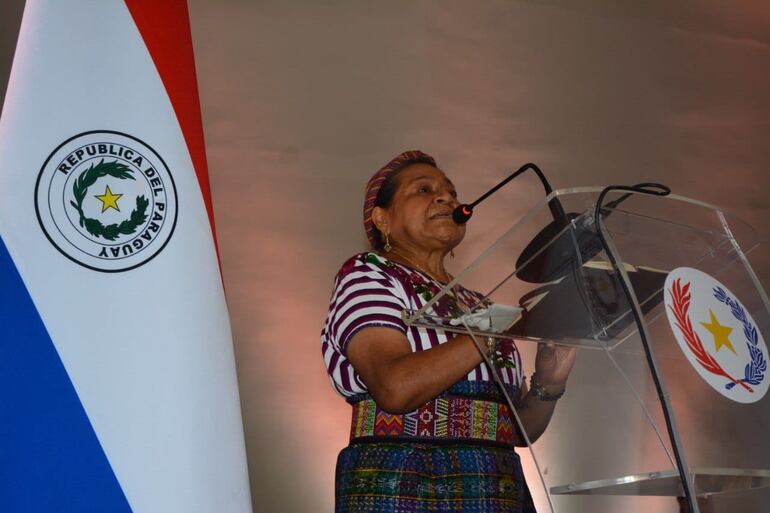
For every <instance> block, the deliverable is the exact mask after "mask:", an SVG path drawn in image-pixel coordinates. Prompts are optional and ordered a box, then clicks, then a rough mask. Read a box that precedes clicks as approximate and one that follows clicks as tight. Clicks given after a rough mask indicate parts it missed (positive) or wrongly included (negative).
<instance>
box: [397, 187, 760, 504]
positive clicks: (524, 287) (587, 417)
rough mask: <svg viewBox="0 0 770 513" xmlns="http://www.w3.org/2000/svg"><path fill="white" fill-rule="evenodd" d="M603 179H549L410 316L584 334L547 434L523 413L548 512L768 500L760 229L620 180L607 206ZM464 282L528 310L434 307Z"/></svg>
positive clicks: (417, 321)
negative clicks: (536, 436)
mask: <svg viewBox="0 0 770 513" xmlns="http://www.w3.org/2000/svg"><path fill="white" fill-rule="evenodd" d="M601 192H602V189H601V188H575V189H568V190H559V191H554V192H553V193H551V194H550V195H549V196H548V197H546V198H545V199H544V200H543V201H542V202H540V203H539V204H538V205H537V206H536V207H535V208H533V209H532V210H530V211H529V212H528V213H527V214H526V215H525V216H524V217H523V218H522V219H520V220H519V221H518V222H516V223H515V224H514V225H513V226H511V227H510V228H509V229H507V230H506V231H505V232H504V233H503V235H502V236H501V237H499V238H498V239H497V240H496V241H495V242H494V243H493V244H491V245H490V246H489V247H488V248H487V249H486V250H484V251H483V252H482V253H481V254H480V255H479V256H478V257H477V258H476V259H475V260H474V261H473V262H472V263H471V264H470V265H468V266H467V267H466V268H465V269H464V270H463V271H462V272H460V273H458V275H457V276H456V278H455V280H454V281H453V282H452V283H450V284H449V285H447V287H445V289H444V290H442V292H441V294H439V295H437V296H435V297H434V298H433V300H432V301H431V302H429V303H428V304H427V305H426V306H425V307H424V308H422V309H421V310H419V311H405V312H403V316H404V319H405V320H406V322H407V323H408V324H414V325H418V326H434V327H435V326H439V327H441V328H443V329H445V330H448V331H454V332H465V333H469V334H470V335H471V336H472V337H473V338H474V339H475V340H476V341H477V345H478V347H479V348H480V350H483V349H484V348H485V347H486V345H485V343H484V340H483V337H496V338H513V339H515V340H516V341H517V344H518V345H519V347H520V348H522V347H523V346H525V345H527V344H530V343H531V344H537V343H555V344H564V345H573V346H577V347H578V355H577V361H576V364H575V368H574V370H573V372H572V374H571V376H570V378H569V381H568V383H567V391H566V394H565V395H564V397H563V398H562V399H561V400H560V401H559V403H558V405H557V407H556V411H555V414H554V417H553V419H552V421H551V424H550V426H549V428H548V430H547V431H546V433H545V434H544V435H543V436H542V437H541V439H540V440H538V441H537V442H535V443H529V438H530V437H528V436H527V433H526V429H525V427H524V426H521V425H519V431H520V433H519V434H520V436H521V438H522V440H524V441H526V443H527V445H528V448H529V451H530V454H531V458H532V459H531V462H532V464H531V465H530V469H531V471H530V472H529V475H528V481H529V486H530V488H531V489H533V493H534V494H535V496H536V497H539V498H540V502H541V504H540V510H541V511H549V509H550V511H551V512H553V513H577V512H591V513H603V512H618V511H622V512H628V513H634V512H647V511H661V512H665V511H671V512H676V511H680V509H679V508H680V506H678V505H677V504H678V502H677V498H679V499H678V500H679V501H680V502H682V504H683V505H682V506H681V508H682V509H681V511H700V512H701V513H712V512H713V513H734V512H737V511H741V512H743V513H761V512H767V511H770V503H768V502H767V501H768V500H770V488H769V486H770V396H768V395H767V394H766V393H765V392H766V391H767V388H768V382H769V381H770V370H768V369H767V367H768V365H767V361H768V352H767V346H766V345H765V339H764V338H763V337H762V334H770V303H769V302H768V297H767V295H766V293H765V292H764V289H763V288H762V285H761V284H760V283H759V281H758V280H757V277H756V275H755V273H754V271H753V270H752V268H751V266H750V265H749V262H748V259H747V257H746V254H747V253H748V252H749V251H751V250H752V249H754V248H755V247H756V246H757V239H756V235H755V233H754V231H753V230H752V229H751V227H749V226H748V225H746V224H745V223H743V222H741V221H740V220H738V219H735V218H733V217H731V216H730V215H728V214H726V213H724V212H722V211H721V210H720V209H718V208H716V207H714V206H711V205H708V204H705V203H702V202H699V201H696V200H692V199H688V198H684V197H681V196H676V195H668V196H665V197H657V196H651V195H646V194H638V193H632V194H629V193H626V192H623V191H612V192H608V193H607V194H606V196H604V197H603V198H602V205H603V206H601V208H597V200H598V199H599V197H600V194H601ZM555 202H559V203H560V205H561V208H562V209H563V211H564V213H565V214H564V215H563V217H562V219H561V220H560V221H559V220H557V221H559V222H557V221H555V220H554V214H553V212H552V210H553V208H552V207H553V205H554V204H555ZM549 207H551V208H549ZM544 227H546V228H545V229H544ZM523 248H525V249H524V251H522V249H523ZM458 282H459V283H462V284H463V286H465V287H467V288H471V289H474V290H476V291H479V292H481V293H482V294H484V295H485V297H486V298H487V299H488V300H489V301H491V302H493V303H501V304H506V305H513V306H521V307H522V308H523V311H522V313H521V315H520V316H519V317H518V319H517V320H516V321H515V322H514V323H513V325H512V326H510V327H508V328H507V329H506V330H505V331H504V332H503V333H499V332H497V331H495V330H492V329H491V328H490V329H488V330H486V331H485V330H482V329H479V328H477V327H475V326H473V325H470V324H468V323H466V322H465V321H464V320H460V322H458V320H457V319H454V320H453V319H451V318H447V317H440V316H437V315H435V314H434V312H433V310H432V308H431V307H432V304H433V303H434V302H435V301H438V300H439V299H440V298H441V296H442V295H444V294H448V293H451V289H452V286H453V285H454V284H455V283H458ZM720 291H721V292H720ZM474 308H475V309H477V310H478V311H480V312H481V311H482V310H481V309H483V308H484V303H483V302H481V303H479V304H478V305H477V306H476V307H474ZM530 371H531V367H530V368H529V369H525V372H530ZM511 399H512V401H513V406H514V409H515V408H516V407H517V401H516V400H517V398H511ZM688 498H689V499H690V500H689V504H690V506H688V505H687V502H688ZM688 507H689V508H690V509H689V510H688V509H687V508H688Z"/></svg>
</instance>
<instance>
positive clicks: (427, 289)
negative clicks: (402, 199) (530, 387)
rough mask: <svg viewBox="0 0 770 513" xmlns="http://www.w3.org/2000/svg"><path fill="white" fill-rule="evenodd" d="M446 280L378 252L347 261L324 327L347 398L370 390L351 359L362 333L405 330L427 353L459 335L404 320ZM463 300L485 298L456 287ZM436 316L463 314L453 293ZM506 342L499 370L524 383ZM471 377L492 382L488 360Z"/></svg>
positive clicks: (326, 349) (335, 379)
mask: <svg viewBox="0 0 770 513" xmlns="http://www.w3.org/2000/svg"><path fill="white" fill-rule="evenodd" d="M441 287H442V284H440V283H439V282H437V281H436V280H434V279H433V278H432V277H430V276H428V275H427V274H425V273H423V272H421V271H419V270H416V269H412V268H411V267H408V266H405V265H403V264H401V263H399V262H396V261H393V260H388V259H386V258H385V257H383V256H381V255H378V254H376V253H361V254H358V255H356V256H354V257H352V258H351V259H349V260H348V261H347V262H345V263H344V264H343V266H342V268H341V269H340V271H339V273H337V277H336V278H335V281H334V291H333V293H332V296H331V300H330V304H329V313H328V316H327V318H326V322H324V325H323V329H322V331H321V351H322V353H323V358H324V363H325V364H326V369H327V372H328V373H329V378H330V380H331V382H332V385H333V386H334V388H335V389H336V390H337V392H338V393H340V394H341V395H343V396H345V397H350V396H352V395H355V394H361V393H365V392H366V385H365V384H364V383H363V381H361V378H360V376H359V375H358V374H357V373H356V371H355V369H353V367H352V365H351V364H350V362H349V361H348V359H347V348H348V343H349V342H350V340H351V339H352V338H353V335H355V334H356V333H357V332H358V331H360V330H362V329H364V328H369V327H375V326H381V327H388V328H393V329H395V330H398V331H400V332H402V333H403V334H404V335H405V336H406V338H407V340H408V341H409V345H410V346H411V347H412V351H424V350H426V349H430V348H432V347H436V346H438V345H439V344H443V343H445V342H447V341H449V340H451V339H452V338H453V337H454V334H452V333H447V332H444V331H442V330H435V329H430V328H422V327H419V328H418V327H415V326H411V327H407V326H406V324H404V322H403V321H402V320H401V311H402V310H404V309H410V310H417V309H419V308H421V307H422V306H423V305H424V304H425V303H426V302H427V301H428V300H430V298H431V297H432V296H433V295H435V294H437V293H438V291H439V290H440V289H441ZM456 291H457V295H458V297H459V299H460V301H461V302H462V303H463V304H465V305H469V306H473V305H475V304H477V303H478V302H479V301H480V300H481V299H482V296H481V295H480V294H478V293H476V292H472V291H469V290H467V289H464V288H462V287H457V288H456ZM428 313H429V314H432V315H441V316H448V315H459V314H460V311H459V309H458V306H457V304H456V302H455V301H454V300H453V299H452V298H450V297H444V298H442V299H441V300H439V301H438V302H437V303H436V304H435V305H433V307H432V308H431V309H430V310H429V311H428ZM506 342H507V343H506V344H501V345H500V347H501V351H502V352H503V353H502V354H501V355H500V356H502V358H503V359H504V360H505V361H506V362H507V363H506V365H504V366H501V367H499V368H498V372H499V374H500V376H501V378H502V379H503V381H504V382H505V383H508V384H510V385H513V386H517V387H519V386H521V381H522V379H523V376H522V372H521V357H520V355H519V352H518V350H517V349H516V345H515V344H514V343H513V341H506ZM467 379H468V380H470V381H479V380H481V381H491V380H492V379H493V377H492V376H491V375H490V372H489V369H488V367H487V366H486V364H484V363H482V364H480V365H479V366H478V367H476V368H474V369H472V370H471V371H470V372H469V373H468V376H467Z"/></svg>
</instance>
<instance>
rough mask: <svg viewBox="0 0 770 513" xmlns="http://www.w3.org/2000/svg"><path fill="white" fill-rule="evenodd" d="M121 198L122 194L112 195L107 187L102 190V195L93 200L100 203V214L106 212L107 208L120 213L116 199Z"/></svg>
mask: <svg viewBox="0 0 770 513" xmlns="http://www.w3.org/2000/svg"><path fill="white" fill-rule="evenodd" d="M121 196H123V195H122V194H113V193H112V191H111V190H110V186H109V185H108V186H107V188H106V189H105V190H104V194H101V195H97V196H94V198H96V199H98V200H99V201H101V202H102V212H104V211H105V210H107V209H108V208H114V209H115V210H117V211H118V212H120V209H119V208H118V199H119V198H120V197H121Z"/></svg>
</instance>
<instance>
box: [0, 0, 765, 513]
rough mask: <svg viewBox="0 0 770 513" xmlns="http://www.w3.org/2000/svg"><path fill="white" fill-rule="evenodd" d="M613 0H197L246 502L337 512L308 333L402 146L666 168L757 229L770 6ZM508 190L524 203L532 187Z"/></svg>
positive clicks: (578, 170) (468, 166)
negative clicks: (370, 183) (366, 190)
mask: <svg viewBox="0 0 770 513" xmlns="http://www.w3.org/2000/svg"><path fill="white" fill-rule="evenodd" d="M20 4H21V2H19V1H18V0H16V1H12V2H3V3H2V6H0V20H2V21H1V22H0V23H2V29H3V30H1V31H0V34H1V36H0V37H1V38H0V59H2V62H0V79H1V80H0V87H2V88H4V84H5V79H6V76H7V72H8V71H7V70H8V59H9V58H10V55H11V54H10V47H11V45H12V43H13V37H12V36H11V35H10V33H11V32H12V31H13V28H14V27H16V26H17V24H18V21H17V19H18V13H19V10H18V6H19V5H20ZM578 4H579V6H577V5H578ZM620 4H621V3H619V2H614V1H611V0H594V1H587V2H571V1H567V0H563V1H562V0H557V1H547V0H545V1H529V2H527V1H519V2H515V1H502V0H498V1H485V2H461V1H438V0H436V1H422V2H407V1H402V0H399V1H392V2H353V1H347V2H317V1H311V0H306V1H301V2H300V1H278V0H276V1H260V2H252V1H245V0H243V1H234V0H230V1H221V2H207V1H203V0H190V10H191V18H192V29H193V38H194V41H195V50H196V53H197V63H198V77H199V82H200V87H201V102H202V107H203V116H204V123H205V131H206V137H207V146H208V152H209V165H210V171H211V183H212V188H213V195H214V204H215V210H216V215H217V225H218V230H219V243H220V248H221V254H222V263H223V269H224V275H225V283H226V287H227V293H228V302H229V307H230V313H231V316H232V324H233V329H234V335H235V344H236V354H237V358H238V370H239V380H240V386H241V397H242V403H243V411H244V419H245V424H246V436H247V444H248V452H249V465H250V472H251V480H252V487H253V497H254V504H255V511H260V512H261V511H265V512H268V511H269V512H279V511H280V512H287V513H288V512H307V511H319V512H322V511H332V502H333V475H334V472H333V470H334V463H335V457H336V454H337V452H338V450H339V449H340V448H341V447H342V446H343V445H344V444H345V439H346V434H347V432H348V423H349V409H348V407H347V406H346V404H345V403H344V401H342V399H340V398H339V397H337V396H335V394H334V393H333V391H332V389H331V387H330V386H329V384H328V381H327V378H326V375H325V372H324V368H323V364H322V361H321V356H320V349H319V341H318V333H319V330H320V326H321V323H322V321H323V318H324V314H325V311H326V308H327V301H328V296H329V293H330V287H331V280H332V277H333V275H334V273H335V272H336V270H337V268H338V266H339V264H340V263H341V262H342V261H343V260H344V259H345V258H346V257H347V256H349V255H350V254H352V253H354V252H357V251H359V250H361V249H363V248H364V242H365V239H364V237H363V232H362V229H361V223H360V208H361V203H362V187H363V185H364V183H365V181H366V180H367V178H368V177H369V175H370V174H371V173H372V172H373V171H374V170H375V169H376V168H378V167H379V166H380V165H382V164H384V163H385V162H386V161H387V160H388V159H389V158H391V157H392V156H394V155H395V154H396V153H398V152H400V151H402V150H404V149H412V148H419V149H423V150H424V151H427V152H429V153H432V154H433V155H434V156H435V157H436V158H437V160H438V162H439V164H440V166H441V167H443V169H444V170H445V171H446V172H447V173H448V174H449V175H450V177H451V178H452V179H453V180H454V181H455V183H456V184H457V186H458V189H459V190H460V192H461V195H462V197H464V198H467V199H472V198H474V197H475V196H476V195H478V194H479V193H481V192H483V191H484V190H485V189H486V188H487V187H488V186H490V185H492V184H493V183H494V182H496V181H497V180H498V179H499V178H500V177H501V176H503V175H504V174H506V172H507V171H509V170H511V169H513V168H514V167H516V166H518V165H520V164H521V163H524V162H526V161H534V162H536V163H538V164H539V165H540V166H541V167H542V168H543V169H544V171H545V172H546V174H547V175H548V177H549V178H550V180H551V182H552V184H553V185H554V186H555V187H567V186H573V185H599V184H606V183H634V182H638V181H661V182H664V183H667V184H669V185H670V186H671V187H672V188H673V189H674V190H675V192H678V193H679V194H682V195H687V196H692V197H695V198H699V199H702V200H705V201H708V202H712V203H715V204H717V205H721V206H723V207H724V208H726V209H728V210H731V211H733V212H734V213H735V214H737V215H738V216H739V217H742V218H744V219H746V220H747V221H749V222H750V223H752V224H753V225H754V226H755V227H756V228H757V229H758V231H759V233H760V239H761V240H762V242H763V243H765V244H767V243H768V242H770V223H768V221H767V219H768V217H769V216H770V201H769V200H770V195H769V194H768V186H770V178H768V171H769V170H770V166H769V165H770V145H769V144H768V138H769V136H770V116H769V115H768V113H770V96H769V95H768V94H767V92H768V91H770V73H768V70H769V69H770V7H768V4H767V3H766V2H763V1H761V0H752V1H744V2H740V4H739V5H738V4H735V3H733V2H722V1H717V0H698V1H689V2H665V1H656V2H623V3H622V4H624V5H623V6H620ZM670 4H675V5H674V6H672V5H670ZM500 194H501V196H502V197H503V198H504V199H505V201H504V202H503V203H505V204H507V205H508V206H509V209H510V210H509V211H507V212H501V213H500V215H501V216H507V217H509V218H515V217H516V216H518V215H520V214H521V213H522V212H524V211H526V209H527V208H528V206H529V205H532V204H533V201H534V200H535V198H536V195H537V194H538V186H537V185H536V184H535V183H534V181H533V180H532V179H531V178H529V179H527V178H524V179H522V180H521V182H520V183H519V184H517V185H515V186H512V187H510V188H509V189H507V190H505V191H502V192H501V193H500ZM487 228H489V227H488V226H486V225H485V224H484V223H480V224H475V225H473V226H472V227H471V230H472V231H471V233H470V237H473V236H477V235H478V234H479V233H482V232H483V231H484V230H485V229H487ZM474 231H475V235H474ZM466 251H467V250H466ZM769 253H770V252H768V251H767V250H766V249H763V250H760V251H757V252H756V253H755V254H754V255H753V256H752V258H753V259H754V260H753V262H754V263H755V265H756V266H757V270H758V273H759V275H760V278H761V279H762V281H763V282H764V283H765V284H766V285H770V257H769V256H768V255H769ZM470 256H472V255H470V254H467V253H465V254H461V255H460V256H459V259H458V261H462V260H463V259H467V258H469V257H470ZM553 464H554V465H557V464H558V462H554V463H553ZM660 508H661V509H659V511H664V512H665V511H669V510H670V511H674V509H665V508H668V506H660Z"/></svg>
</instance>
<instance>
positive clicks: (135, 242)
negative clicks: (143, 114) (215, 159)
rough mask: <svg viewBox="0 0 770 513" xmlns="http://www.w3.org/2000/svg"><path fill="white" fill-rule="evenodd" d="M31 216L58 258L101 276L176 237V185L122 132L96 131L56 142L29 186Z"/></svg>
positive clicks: (154, 157)
mask: <svg viewBox="0 0 770 513" xmlns="http://www.w3.org/2000/svg"><path fill="white" fill-rule="evenodd" d="M35 211H36V212H37V218H38V221H39V222H40V227H41V228H42V229H43V232H44V233H45V235H46V237H48V240H50V241H51V244H53V245H54V247H56V249H58V250H59V251H60V252H61V253H62V254H63V255H64V256H66V257H67V258H69V259H70V260H72V261H73V262H77V263H78V264H80V265H82V266H84V267H87V268H89V269H93V270H95V271H102V272H121V271H127V270H129V269H135V268H137V267H139V266H140V265H143V264H145V263H147V262H148V261H150V260H151V259H152V258H154V257H155V256H156V255H157V254H158V253H160V251H162V250H163V248H164V247H165V246H166V244H168V241H169V239H170V238H171V235H172V234H173V233H174V228H175V226H176V218H177V211H178V204H177V193H176V186H175V184H174V179H173V178H172V176H171V173H170V172H169V169H168V166H166V163H165V162H164V161H163V159H162V158H161V157H160V155H158V153H157V152H156V151H155V150H153V149H152V148H151V147H150V146H149V145H147V144H146V143H144V142H143V141H141V140H140V139H138V138H136V137H133V136H131V135H128V134H124V133H121V132H114V131H110V130H94V131H91V132H84V133H81V134H78V135H76V136H74V137H71V138H69V139H67V140H66V141H64V142H63V143H61V144H60V145H59V146H58V147H57V148H56V149H55V150H53V152H51V154H50V155H49V156H48V158H47V159H46V161H45V163H44V164H43V167H42V168H41V169H40V174H39V175H38V178H37V183H36V184H35Z"/></svg>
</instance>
